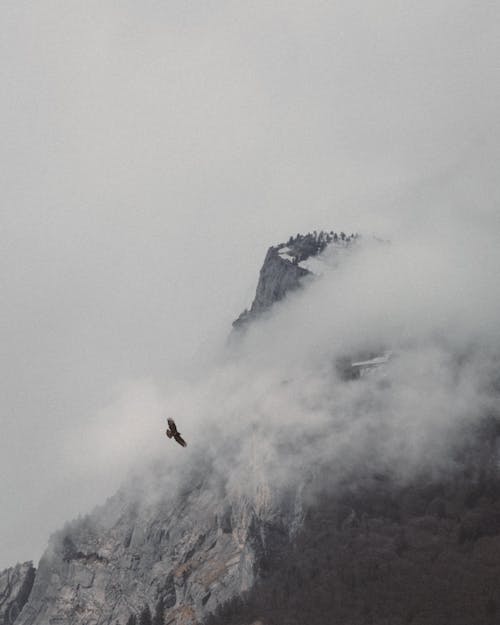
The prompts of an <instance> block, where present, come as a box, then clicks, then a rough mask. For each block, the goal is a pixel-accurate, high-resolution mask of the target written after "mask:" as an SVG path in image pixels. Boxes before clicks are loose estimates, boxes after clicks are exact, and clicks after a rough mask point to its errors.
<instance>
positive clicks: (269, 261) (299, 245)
mask: <svg viewBox="0 0 500 625" xmlns="http://www.w3.org/2000/svg"><path fill="white" fill-rule="evenodd" d="M356 239H357V236H356V235H354V234H352V235H350V236H346V235H345V234H344V233H341V234H340V235H338V234H337V233H335V232H333V231H331V232H323V231H322V232H319V233H317V232H314V233H312V234H306V235H299V234H298V235H297V236H296V237H290V239H289V240H288V242H287V243H281V244H279V245H277V246H273V247H270V248H269V250H268V251H267V254H266V257H265V259H264V264H263V265H262V269H261V270H260V274H259V281H258V284H257V290H256V293H255V298H254V300H253V303H252V306H251V307H250V310H245V311H243V312H242V313H241V315H240V316H239V317H238V319H236V320H235V321H234V322H233V327H234V328H235V329H241V328H243V327H244V326H245V325H246V324H247V323H248V322H250V321H252V320H254V319H256V318H257V317H259V316H260V315H262V314H263V313H265V312H266V311H268V310H269V309H270V308H271V307H272V305H273V304H275V303H276V302H279V301H280V300H282V299H283V298H284V297H285V295H286V294H287V293H288V292H289V291H294V290H296V289H298V288H300V287H301V286H302V280H303V278H305V277H306V276H311V275H313V273H314V272H313V271H311V270H310V268H308V267H307V265H306V263H307V261H308V259H310V258H311V257H316V256H318V255H319V254H321V252H323V251H324V250H325V249H326V247H327V246H331V247H338V248H340V249H343V248H345V247H346V246H348V245H350V244H351V243H353V242H354V241H355V240H356Z"/></svg>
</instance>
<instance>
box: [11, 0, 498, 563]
mask: <svg viewBox="0 0 500 625" xmlns="http://www.w3.org/2000/svg"><path fill="white" fill-rule="evenodd" d="M0 31H1V36H0V46H1V53H0V71H1V76H2V98H1V99H0V123H1V126H2V141H1V144H0V165H1V167H0V180H1V184H0V202H1V203H0V218H1V221H0V228H1V230H0V232H1V246H0V253H1V265H0V280H1V287H2V310H1V318H0V320H1V321H0V323H1V325H0V331H1V344H2V355H3V357H2V361H1V367H2V371H1V377H0V385H1V397H2V406H1V412H0V414H1V425H2V436H1V439H0V440H1V449H0V451H1V453H0V467H1V482H0V502H1V510H2V514H1V518H0V568H2V567H4V566H8V565H10V564H14V563H15V562H16V561H18V560H19V561H22V560H25V559H32V558H33V559H35V560H36V559H38V557H39V556H40V553H41V551H42V549H43V547H44V545H45V542H46V540H47V538H48V535H49V534H50V532H52V531H54V530H55V529H57V528H58V527H59V526H61V524H62V523H63V522H64V521H65V520H67V519H69V518H72V517H74V516H76V515H77V514H79V513H84V512H87V511H88V510H89V509H90V508H91V507H92V505H94V504H96V503H98V502H101V501H102V500H103V499H104V498H105V497H106V496H107V495H109V494H111V493H112V492H113V490H114V489H115V488H116V487H117V485H118V484H119V482H120V480H121V477H122V475H121V472H122V471H123V469H124V467H123V462H120V463H117V464H116V465H115V464H113V467H114V468H113V469H110V470H106V471H103V472H102V474H100V475H99V476H98V477H96V474H95V472H92V471H90V472H89V470H88V467H87V465H86V467H87V468H85V469H84V468H82V466H83V465H82V463H80V462H78V461H76V462H75V461H74V456H75V454H76V455H78V451H77V446H75V432H76V433H78V435H79V436H82V437H85V435H86V432H87V429H86V428H87V424H88V427H89V431H91V430H92V427H93V424H95V423H97V422H99V423H101V424H102V423H104V424H105V426H106V424H107V430H106V431H107V432H108V437H109V440H108V441H104V443H103V446H102V448H101V449H99V450H96V464H97V465H98V466H99V467H101V466H106V463H105V457H106V455H108V456H113V454H118V455H120V447H121V439H120V420H117V419H116V417H115V416H114V417H113V418H110V419H109V420H107V415H109V414H110V413H109V410H110V408H109V406H111V405H112V406H114V408H113V415H116V406H117V405H119V406H120V405H121V406H123V415H124V422H126V423H129V424H130V421H132V422H133V423H134V427H135V428H141V423H142V415H143V414H145V413H147V414H149V415H154V419H153V424H154V425H155V426H156V424H157V427H158V436H163V429H164V428H163V422H162V420H161V415H162V411H163V409H164V406H165V403H166V399H165V394H164V393H165V390H164V389H165V388H167V386H168V382H169V380H170V379H171V378H172V377H173V376H179V375H182V372H185V371H189V370H190V368H191V367H192V366H193V363H199V362H207V363H208V362H210V354H211V353H212V352H213V351H214V350H215V349H216V347H217V345H219V344H221V343H222V342H223V341H224V340H225V337H226V335H227V333H228V330H229V328H230V323H231V321H232V320H233V319H234V318H235V317H236V316H238V314H239V313H240V312H241V310H242V309H243V308H244V307H245V306H247V305H248V304H249V303H250V302H251V299H252V297H253V292H254V289H255V285H256V281H257V276H258V270H259V268H260V265H261V263H262V260H263V257H264V254H265V251H266V249H267V247H268V246H269V245H270V244H272V243H277V242H280V241H282V240H285V239H287V238H288V236H289V235H290V234H294V233H296V232H301V231H309V230H313V229H321V228H327V229H331V228H333V229H336V230H342V229H343V230H346V231H349V232H350V231H361V232H363V233H365V234H371V233H375V234H378V235H381V236H384V237H391V238H396V239H397V238H398V237H400V238H404V237H409V233H410V234H411V235H412V236H413V235H415V236H417V233H418V234H419V235H421V234H422V233H425V232H432V233H433V234H434V235H436V236H442V237H454V238H455V239H457V240H459V241H462V242H463V244H464V249H466V244H467V243H466V241H467V236H468V234H469V233H471V232H472V233H476V234H477V236H476V238H475V239H474V240H475V241H485V240H488V241H489V238H488V237H493V238H494V239H495V240H496V241H497V242H498V234H499V231H500V229H499V225H498V213H499V211H498V201H499V199H500V198H499V185H498V181H497V179H498V156H499V149H498V145H499V141H500V122H499V115H498V110H500V109H499V104H500V102H499V92H500V63H499V59H500V7H499V5H498V3H495V2H489V1H485V2H470V1H467V2H465V1H462V0H432V1H431V0H423V1H422V2H419V3H415V2H410V1H406V0H404V1H401V0H400V1H397V2H396V1H393V0H386V1H385V2H383V3H381V2H374V1H367V2H363V3H352V2H348V1H347V0H339V1H338V2H335V3H332V2H320V1H317V2H316V1H312V2H291V1H290V2H282V1H281V0H277V1H275V2H259V1H257V2H234V1H231V2H224V1H222V0H218V1H204V2H194V1H187V0H182V1H177V0H169V1H164V2H160V1H152V0H145V1H141V2H138V1H135V0H129V1H123V2H105V1H104V2H103V1H102V0H99V1H95V2H94V1H92V0H89V1H86V2H74V1H71V0H65V1H52V0H45V1H44V2H26V1H24V0H15V1H14V0H13V1H10V0H6V1H4V2H2V4H1V7H0ZM409 238H411V237H409ZM420 240H422V239H420ZM434 249H435V248H434ZM416 257H417V258H418V257H419V256H418V255H417V256H416ZM429 270H430V268H429ZM471 275H473V276H476V275H477V274H476V273H473V274H471ZM148 423H150V421H149V422H148ZM148 427H149V425H148ZM128 431H129V432H130V431H134V429H133V428H132V430H131V429H130V428H129V429H128ZM68 441H71V444H68ZM132 444H133V440H132ZM128 445H130V441H129V442H128ZM125 448H126V449H129V447H125ZM142 452H143V453H146V454H147V449H145V450H142ZM99 463H101V464H99Z"/></svg>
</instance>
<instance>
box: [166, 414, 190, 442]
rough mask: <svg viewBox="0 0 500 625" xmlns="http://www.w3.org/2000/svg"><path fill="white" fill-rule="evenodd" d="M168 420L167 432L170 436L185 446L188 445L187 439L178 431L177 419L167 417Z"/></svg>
mask: <svg viewBox="0 0 500 625" xmlns="http://www.w3.org/2000/svg"><path fill="white" fill-rule="evenodd" d="M167 421H168V429H167V431H166V432H165V434H166V435H167V436H168V438H173V439H174V440H175V441H177V442H178V443H179V445H182V446H183V447H186V446H187V443H186V441H185V440H184V439H183V438H182V436H181V435H180V432H178V431H177V426H176V425H175V421H174V420H173V419H167Z"/></svg>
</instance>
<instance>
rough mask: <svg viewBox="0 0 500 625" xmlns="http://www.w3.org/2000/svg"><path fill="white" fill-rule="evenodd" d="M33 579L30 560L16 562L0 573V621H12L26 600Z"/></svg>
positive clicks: (7, 622)
mask: <svg viewBox="0 0 500 625" xmlns="http://www.w3.org/2000/svg"><path fill="white" fill-rule="evenodd" d="M34 579H35V569H34V568H33V564H32V563H31V562H24V563H23V564H16V566H14V567H12V568H10V569H6V570H5V571H2V572H1V573H0V623H2V624H3V625H11V624H12V623H14V621H15V620H16V618H17V617H18V615H19V613H20V612H21V610H22V609H23V607H24V605H25V603H26V602H27V600H28V597H29V594H30V592H31V588H32V586H33V582H34Z"/></svg>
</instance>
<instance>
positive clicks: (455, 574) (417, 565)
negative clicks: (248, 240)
mask: <svg viewBox="0 0 500 625" xmlns="http://www.w3.org/2000/svg"><path fill="white" fill-rule="evenodd" d="M354 240H355V237H353V238H351V237H346V236H345V235H343V236H339V235H334V233H328V234H325V233H320V234H319V235H318V234H315V235H307V236H305V237H297V238H295V239H290V240H289V241H288V243H287V244H281V245H279V246H276V247H273V248H271V249H270V250H269V251H268V253H267V255H266V259H265V262H264V266H263V268H262V270H261V274H260V279H259V284H258V287H257V293H256V298H255V301H254V303H253V304H252V307H251V309H250V311H247V312H245V313H243V315H242V316H240V318H239V319H238V320H237V321H236V322H235V327H236V328H237V329H238V328H241V327H242V326H244V325H245V324H246V323H248V322H249V321H250V320H251V319H253V318H255V317H256V316H257V315H259V314H261V313H262V312H265V311H266V310H269V308H270V307H271V306H272V305H273V304H274V303H275V302H277V301H279V300H280V299H282V298H283V297H284V296H285V295H286V293H287V292H288V291H290V290H293V289H296V288H300V286H301V284H302V283H303V279H304V277H306V276H309V275H310V273H311V269H310V267H311V265H310V261H311V259H314V258H318V257H319V255H321V253H322V252H324V251H325V250H326V249H327V248H329V246H333V247H334V251H335V250H336V249H337V247H338V250H341V249H344V248H345V247H346V246H349V245H350V244H351V243H352V242H353V241H354ZM335 246H337V247H335ZM330 249H331V248H330ZM308 263H309V264H308ZM359 383H360V382H358V381H355V380H349V381H346V382H345V384H351V385H355V384H359ZM384 384H387V381H385V382H384ZM461 440H462V443H460V444H458V443H457V445H455V446H454V447H453V449H452V451H451V452H450V458H449V459H448V460H447V464H448V465H449V467H450V468H449V470H448V471H447V472H446V473H445V474H441V473H436V472H433V471H432V470H431V468H429V469H428V470H426V469H425V468H423V469H422V470H421V471H420V472H418V473H416V474H415V475H414V476H413V478H412V479H411V480H410V481H408V480H406V481H404V482H402V481H401V480H399V479H398V477H397V475H395V474H394V473H392V472H391V470H390V468H388V469H387V470H385V471H374V470H373V466H372V465H370V464H369V463H367V464H365V465H363V464H361V465H360V466H356V467H354V466H353V467H351V469H349V470H346V471H345V472H344V473H343V475H342V477H341V479H340V478H338V476H335V478H336V488H335V489H334V490H333V489H329V488H328V487H327V486H326V485H328V483H329V482H331V481H332V475H331V474H332V471H334V468H333V467H332V466H330V465H329V464H328V460H326V461H325V460H324V459H323V461H322V462H319V461H318V464H317V469H315V470H314V471H311V472H310V473H308V474H307V475H301V476H300V477H301V479H300V480H299V479H297V481H296V482H297V483H296V485H294V486H289V487H288V488H287V489H285V490H283V489H282V490H280V492H279V493H277V492H276V491H275V489H274V487H273V485H272V484H270V483H268V481H267V480H266V476H265V475H260V474H259V475H256V476H255V481H254V484H253V487H252V489H251V490H245V491H242V492H236V491H234V490H233V491H229V490H228V489H227V484H226V483H225V482H224V480H223V479H221V480H219V481H217V480H218V478H217V479H216V478H214V473H215V471H214V470H213V467H212V466H211V464H210V459H209V458H208V457H207V458H204V457H203V456H202V457H201V459H200V464H199V465H198V466H197V467H195V468H193V470H192V471H191V473H190V474H189V475H185V476H184V478H183V480H182V483H181V484H180V485H177V486H178V487H177V488H176V490H175V492H171V490H170V487H169V483H168V481H166V480H164V479H163V476H162V475H161V473H160V474H158V475H157V476H156V477H155V479H156V480H157V484H156V486H155V488H154V489H153V491H154V496H149V495H147V494H146V492H147V491H148V485H146V484H141V483H140V480H139V483H138V484H137V485H136V487H135V488H130V487H127V489H124V490H123V491H121V492H119V493H118V494H117V495H115V496H114V497H113V498H111V499H110V500H109V501H108V502H106V504H104V505H103V506H102V507H101V508H99V509H98V510H95V511H94V512H93V513H92V514H90V515H89V516H88V517H86V518H84V519H80V520H78V521H75V522H73V523H70V524H68V525H67V526H66V527H65V528H63V529H62V530H61V531H59V532H58V533H57V534H56V535H54V536H53V537H52V539H51V541H50V546H49V549H48V550H47V552H46V553H45V554H44V556H43V558H42V560H41V561H40V565H39V568H38V570H37V572H36V578H35V582H34V585H33V588H32V589H31V592H30V593H29V601H28V602H27V603H26V605H24V607H23V606H22V605H21V604H22V603H23V602H22V601H21V600H19V599H17V597H21V598H22V597H24V596H25V595H27V593H28V590H29V589H30V584H28V583H26V584H25V585H23V584H22V583H21V584H19V582H16V584H13V583H12V580H13V579H14V578H15V579H17V580H20V579H21V578H22V575H21V574H20V573H21V569H19V571H18V573H15V574H14V573H12V572H11V573H10V576H7V577H4V576H5V573H4V574H3V576H2V577H1V578H0V580H2V579H6V580H10V581H9V584H10V585H8V584H7V585H8V586H9V587H8V590H5V591H4V595H3V596H4V597H6V599H4V603H2V604H1V606H2V609H3V606H4V604H5V610H3V612H0V623H2V620H1V618H2V615H3V619H4V620H3V622H4V623H10V621H9V620H5V619H6V618H7V619H10V618H12V616H13V615H14V616H15V615H16V613H17V609H20V608H21V607H23V609H22V612H21V614H20V615H19V616H18V617H17V618H16V619H15V625H56V624H59V625H105V624H106V625H108V624H109V625H111V624H113V625H148V624H154V625H161V624H170V625H202V624H206V625H287V624H288V625H303V624H305V623H307V624H308V625H327V624H331V623H339V625H340V624H341V625H369V624H371V625H401V623H409V624H412V625H448V624H449V623H454V625H483V624H484V625H493V624H494V623H498V622H499V618H500V600H499V598H498V597H499V590H500V587H499V582H498V580H499V579H500V468H499V467H500V462H499V460H500V458H499V451H498V450H499V444H500V425H499V421H498V419H497V418H496V417H495V416H493V415H492V414H490V415H489V416H488V417H487V418H486V417H485V418H484V419H483V420H482V421H480V422H477V423H475V425H474V426H472V425H471V426H468V430H467V432H466V433H464V436H463V438H462V439H461ZM300 444H302V441H300ZM304 444H307V441H305V442H304ZM147 479H148V480H150V479H151V476H148V478H147ZM23 566H25V565H23ZM16 569H17V567H16ZM28 569H29V571H31V573H29V575H31V578H30V579H31V580H32V577H33V569H31V568H29V567H28ZM28 569H26V568H25V569H23V570H24V571H25V578H24V579H28V577H29V575H28ZM11 571H12V570H11ZM7 585H6V586H5V588H7ZM14 586H15V588H17V589H18V590H13V588H14ZM21 587H22V588H23V589H24V590H22V592H21ZM0 588H1V587H0ZM14 597H16V599H14ZM14 601H17V602H18V603H17V608H16V609H15V610H13V611H12V610H11V608H10V606H12V605H14V603H13V602H14Z"/></svg>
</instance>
